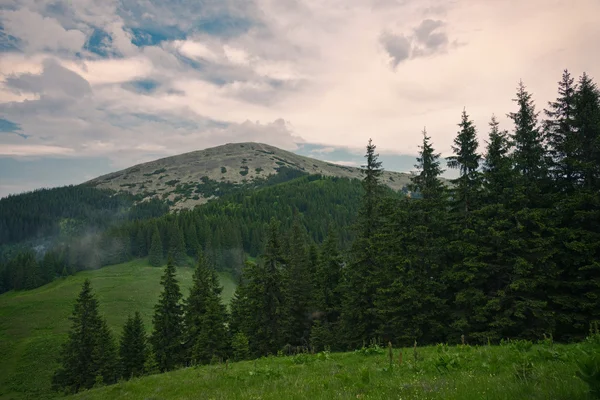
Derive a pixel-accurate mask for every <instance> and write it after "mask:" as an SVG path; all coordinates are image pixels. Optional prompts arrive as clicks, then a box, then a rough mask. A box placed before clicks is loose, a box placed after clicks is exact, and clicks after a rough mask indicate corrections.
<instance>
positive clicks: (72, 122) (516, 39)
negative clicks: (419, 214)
mask: <svg viewBox="0 0 600 400" xmlns="http://www.w3.org/2000/svg"><path fill="white" fill-rule="evenodd" d="M27 1H29V0H27ZM74 3H76V4H73V7H72V8H71V9H69V12H68V13H66V12H65V13H64V15H63V16H61V17H58V16H55V17H52V18H51V17H45V18H44V17H42V16H41V14H40V12H41V11H40V10H42V9H43V7H42V6H41V5H39V4H38V3H37V2H35V1H29V2H28V3H27V6H22V7H21V8H17V10H16V11H2V18H3V23H4V24H5V25H4V26H5V29H10V32H11V34H14V35H17V36H18V37H19V38H21V39H22V40H23V41H24V43H26V47H25V54H14V53H6V56H5V55H4V54H3V57H2V59H0V112H1V113H2V116H3V118H6V119H9V120H11V121H13V122H15V123H19V124H21V126H22V129H23V132H25V133H27V134H31V135H33V136H32V137H31V138H29V139H27V141H28V143H30V144H31V145H34V146H50V148H52V146H55V147H57V148H73V149H75V151H77V152H78V153H81V154H82V155H97V154H103V155H110V156H111V157H112V158H113V159H114V160H119V162H122V163H132V162H133V161H134V160H140V159H146V158H148V157H151V158H152V157H156V155H157V154H165V155H166V154H175V153H177V152H181V151H189V150H194V149H199V148H203V147H208V146H212V145H218V144H222V143H225V142H235V141H248V140H254V141H262V142H268V143H270V144H274V145H279V146H282V147H284V148H287V149H294V147H295V144H294V143H296V142H299V141H301V140H305V141H306V142H310V143H320V144H322V145H324V146H326V147H331V146H337V147H339V146H343V147H345V148H348V149H358V150H356V151H357V152H358V153H362V152H363V151H364V145H365V144H366V141H367V140H368V138H369V137H372V138H373V140H374V141H375V143H376V144H377V146H378V151H380V152H382V153H384V152H392V151H393V152H397V153H404V154H415V153H416V152H417V145H418V144H419V141H420V140H421V136H420V132H421V130H422V129H423V126H427V130H428V132H429V133H430V134H431V135H432V136H433V140H434V145H435V147H436V149H437V150H438V151H442V152H448V151H449V149H450V144H451V142H452V140H453V137H454V135H455V133H456V130H457V127H456V123H457V122H458V121H459V119H460V113H461V111H462V109H463V107H465V106H466V109H467V112H468V113H469V114H470V115H471V116H472V117H473V118H474V119H475V121H476V123H477V126H478V129H479V134H480V136H481V137H482V138H483V137H484V136H485V135H486V132H487V121H488V119H489V117H490V116H491V114H492V113H496V115H498V116H499V117H500V120H501V123H502V128H510V126H509V125H508V123H507V121H506V118H505V117H504V115H505V113H506V112H509V111H511V110H513V109H514V105H513V103H512V102H511V99H512V98H513V97H514V91H515V86H516V83H517V82H518V80H519V79H523V80H524V82H525V83H526V84H527V85H528V87H529V88H530V89H531V91H532V92H533V94H534V98H535V100H536V102H537V105H538V109H541V108H543V107H544V105H545V104H546V101H548V100H551V99H553V98H554V97H555V96H556V95H555V92H556V84H555V82H556V81H557V80H558V79H559V78H560V74H561V71H562V69H563V68H570V69H572V72H573V73H574V74H575V75H578V74H580V73H581V72H582V71H584V70H586V71H587V72H588V73H590V74H591V75H592V76H593V77H595V78H597V79H600V53H598V52H595V51H591V49H594V48H596V47H597V43H596V38H597V37H599V36H600V27H599V26H598V24H597V23H596V22H597V21H596V20H595V15H598V14H599V13H600V5H599V3H598V2H597V1H595V0H580V1H578V2H567V1H558V0H557V1H552V2H550V3H548V2H544V1H542V0H532V1H529V2H518V1H516V0H510V1H507V2H499V1H496V2H476V1H474V0H457V1H454V2H451V3H445V2H441V1H425V2H412V1H409V2H403V1H393V0H372V1H359V0H346V1H341V0H340V1H333V2H321V1H316V0H285V1H284V0H282V1H273V0H259V1H258V2H257V3H256V5H255V6H251V5H246V3H239V7H238V8H235V7H233V8H232V7H231V4H232V2H231V1H228V2H223V3H221V2H219V3H218V4H216V3H215V5H214V7H215V10H216V11H215V10H212V9H211V10H209V11H210V12H215V13H217V14H218V13H222V12H224V10H226V11H227V12H230V13H232V15H234V16H235V17H239V18H241V17H244V16H248V17H249V18H250V19H253V18H254V19H256V18H258V19H260V24H257V25H256V26H253V27H251V28H250V29H249V30H248V31H247V32H246V33H243V34H240V35H221V36H219V35H214V34H212V35H209V34H206V33H202V32H198V31H197V30H195V31H193V32H192V31H191V30H190V31H188V32H189V35H188V36H187V38H186V39H183V40H179V39H178V40H172V41H165V42H163V43H161V44H159V45H155V46H147V47H145V48H137V47H135V46H134V45H133V44H131V40H132V37H131V34H130V33H128V32H127V30H128V27H129V28H130V27H132V26H136V27H138V26H142V25H143V24H144V23H148V24H149V23H154V24H162V26H171V25H176V26H177V27H179V28H180V29H186V28H189V29H191V27H194V26H195V25H194V21H195V20H197V19H198V18H201V17H205V16H206V15H205V14H204V13H208V12H209V11H207V10H201V11H200V10H199V9H200V8H201V7H200V5H198V4H192V5H190V6H189V8H187V9H186V5H185V2H181V3H178V4H177V5H176V6H174V7H172V9H169V8H168V7H166V6H164V7H163V6H161V5H160V4H159V3H157V2H142V3H135V4H134V3H133V2H132V3H129V2H127V4H128V5H129V6H131V7H130V8H131V10H130V11H127V10H122V9H120V8H119V7H118V6H117V3H116V2H114V1H111V2H109V3H108V4H107V5H106V7H103V3H102V2H100V1H95V0H82V1H80V2H79V1H78V2H74ZM203 4H204V3H203ZM236 4H237V3H236ZM248 4H250V3H248ZM134 6H135V7H137V9H136V8H135V7H134ZM35 7H38V8H35ZM228 7H229V8H228ZM209 8H210V7H209ZM134 9H136V10H137V12H139V15H140V17H134V16H133V13H134V11H133V10H134ZM30 10H31V11H30ZM193 11H198V15H196V16H195V17H194V16H192V15H188V14H193ZM142 14H143V15H145V16H143V15H142ZM200 14H202V15H200ZM7 16H8V17H7ZM194 18H195V19H194ZM5 21H9V25H10V26H9V25H6V22H5ZM19 21H24V22H28V23H29V22H30V21H33V22H35V23H36V24H38V25H40V26H41V27H44V28H46V27H48V29H50V31H49V32H53V36H52V37H46V36H50V35H49V34H44V35H42V34H41V33H40V31H39V30H37V29H32V30H31V32H29V31H27V32H26V31H25V29H24V28H23V27H21V26H18V22H19ZM132 21H133V22H132ZM11 24H12V25H11ZM127 24H130V25H127ZM170 24H171V25H170ZM92 26H96V27H99V28H100V29H102V30H104V31H106V32H107V33H108V34H110V35H111V38H112V42H111V43H112V44H111V46H113V47H114V49H115V51H117V52H118V53H119V54H121V55H122V57H119V58H117V57H115V58H110V59H100V58H99V57H98V56H94V57H92V56H91V55H90V54H88V53H85V52H83V54H84V56H83V59H75V57H73V56H72V55H68V54H67V55H65V54H64V52H67V53H69V52H71V53H72V52H74V51H77V49H79V50H80V49H81V47H82V46H83V43H84V41H85V39H86V38H85V35H89V34H91V31H92ZM7 27H8V28H7ZM553 27H560V29H554V28H553ZM194 29H196V28H194ZM83 32H85V35H84V33H83ZM382 32H383V33H382ZM54 33H55V34H54ZM81 35H84V37H83V39H82V37H81ZM403 38H404V39H406V41H408V42H410V43H409V44H410V45H411V47H407V46H405V45H406V43H404V42H403ZM82 40H83V41H82ZM457 43H460V46H457V45H456V44H457ZM450 50H451V51H450ZM415 52H416V53H415ZM49 53H50V54H49ZM69 54H70V53H69ZM415 54H417V55H419V56H427V57H418V58H415ZM182 56H183V58H188V59H191V60H194V61H195V62H196V63H197V64H198V65H200V67H198V68H196V69H195V68H194V67H193V66H192V65H189V63H187V61H189V60H185V59H182ZM429 56H431V57H429ZM46 58H52V59H55V60H58V62H59V64H60V65H61V66H62V67H65V68H67V69H68V70H70V71H72V72H73V73H76V74H77V75H78V76H79V77H80V78H81V79H83V80H85V81H87V83H88V84H89V87H90V91H89V93H87V94H85V96H83V97H81V98H75V97H73V96H71V95H69V94H68V93H66V94H65V93H62V94H58V93H57V90H56V89H57V87H56V85H55V86H53V85H52V82H49V81H44V80H42V79H41V78H40V79H38V80H35V79H37V78H34V77H33V76H38V75H40V76H41V75H42V74H43V71H45V70H44V59H46ZM565 60H567V61H568V65H563V64H564V63H565V62H566V61H565ZM390 62H392V64H393V65H396V68H395V69H392V68H390ZM63 72H64V71H63ZM27 74H29V75H27ZM67 75H68V74H67ZM9 78H10V79H9ZM71 78H73V82H74V81H75V80H77V79H76V78H75V77H73V76H71ZM71 78H68V79H71ZM11 79H13V80H12V81H11ZM14 79H21V81H19V82H21V83H20V84H17V86H18V87H20V88H21V89H19V90H21V92H20V93H16V92H15V90H16V89H15V86H14V82H15V81H14ZM32 79H33V81H32ZM139 79H152V80H153V81H155V82H157V84H158V85H157V88H156V90H155V91H153V92H152V93H151V94H147V93H145V94H141V93H135V92H134V91H132V90H127V89H126V88H124V87H123V86H124V84H125V83H127V82H129V81H132V80H139ZM10 82H12V83H13V86H12V87H9V84H10ZM25 82H27V83H28V84H29V85H31V84H32V82H33V83H35V84H36V85H37V86H35V87H36V88H38V89H36V90H38V92H35V93H25V92H24V89H23V87H24V86H23V85H25ZM40 82H42V83H40ZM69 82H71V81H69ZM40 85H41V86H40ZM61 85H66V84H61ZM29 87H31V86H29ZM284 120H285V121H286V122H283V121H284ZM214 121H217V122H218V123H219V124H215V123H214ZM250 121H260V122H259V123H256V122H250ZM287 121H289V122H287ZM292 127H293V128H292ZM41 137H44V139H41ZM300 138H301V139H300ZM2 140H7V139H5V138H3V137H2V138H0V148H4V147H5V144H4V143H3V142H2ZM322 153H324V154H326V153H325V152H324V151H323V152H322ZM18 154H19V153H18V152H15V153H14V155H18ZM61 154H62V155H68V152H67V153H61ZM124 155H128V156H127V157H125V156H124ZM129 155H131V156H129ZM338 163H339V162H338Z"/></svg>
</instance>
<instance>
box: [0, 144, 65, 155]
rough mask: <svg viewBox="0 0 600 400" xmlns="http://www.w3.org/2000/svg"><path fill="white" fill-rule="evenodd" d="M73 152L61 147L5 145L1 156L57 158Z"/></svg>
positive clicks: (0, 150) (1, 149)
mask: <svg viewBox="0 0 600 400" xmlns="http://www.w3.org/2000/svg"><path fill="white" fill-rule="evenodd" d="M72 152H73V149H70V148H68V147H59V146H44V145H3V146H2V147H0V155H1V156H21V157H27V156H36V157H39V156H56V155H65V154H70V153H72Z"/></svg>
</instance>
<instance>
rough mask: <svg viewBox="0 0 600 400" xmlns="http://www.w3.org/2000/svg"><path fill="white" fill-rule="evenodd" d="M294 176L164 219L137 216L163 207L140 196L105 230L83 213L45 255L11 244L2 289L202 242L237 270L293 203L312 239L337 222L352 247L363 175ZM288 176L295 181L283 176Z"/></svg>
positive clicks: (186, 249)
mask: <svg viewBox="0 0 600 400" xmlns="http://www.w3.org/2000/svg"><path fill="white" fill-rule="evenodd" d="M294 176H298V174H296V173H294V171H290V172H285V171H283V172H282V173H281V175H276V176H274V177H273V178H271V181H272V182H271V184H270V185H269V186H266V187H264V188H262V189H256V188H246V189H239V190H235V191H233V192H231V193H230V194H229V195H225V196H223V197H222V198H220V199H216V200H214V201H213V202H210V203H208V204H206V205H204V206H202V207H199V208H197V209H195V210H181V211H179V212H177V213H170V214H166V215H164V216H162V217H159V218H145V219H144V218H137V216H138V215H139V213H140V212H142V211H143V210H145V209H150V210H158V211H160V212H164V211H165V210H166V209H165V205H164V204H163V203H159V202H158V201H154V202H149V203H148V202H143V203H140V205H139V206H134V207H133V208H131V209H130V211H129V212H127V213H125V216H126V217H125V218H122V219H121V220H120V222H119V223H115V219H112V220H110V221H112V222H111V224H110V225H109V226H107V220H105V221H101V222H102V223H103V224H104V226H105V227H106V229H103V230H101V229H97V230H93V229H92V227H93V225H90V226H88V225H85V224H83V219H82V221H81V222H80V225H79V226H80V227H82V228H86V229H85V230H80V231H76V233H79V234H71V235H69V236H67V237H66V238H63V239H64V240H60V241H58V242H56V243H55V244H54V245H52V246H48V248H47V249H45V250H46V251H45V253H44V255H43V257H40V256H38V255H37V254H36V252H35V251H33V250H31V249H27V248H26V249H25V250H21V249H19V248H18V250H19V251H16V250H13V254H11V256H10V257H7V258H8V260H7V261H5V262H4V264H0V292H2V291H6V290H10V289H32V288H35V287H38V286H40V285H42V284H44V283H47V282H50V281H51V280H52V279H54V278H56V277H60V276H66V275H71V274H73V273H75V272H77V271H82V270H86V269H94V268H98V267H101V266H103V265H111V264H117V263H120V262H124V261H127V260H130V259H131V258H135V257H146V256H149V257H150V262H151V264H152V265H156V266H158V265H162V263H163V262H164V261H166V259H167V257H168V256H171V257H173V259H174V261H175V264H176V265H184V264H186V262H187V257H188V256H189V257H195V256H196V255H197V253H198V250H199V249H202V250H203V251H204V252H205V253H206V256H207V258H208V259H209V262H210V263H211V265H214V266H215V267H216V268H217V269H218V270H220V271H230V272H232V273H233V274H234V275H235V276H238V275H239V273H240V271H241V268H242V266H243V263H244V259H245V257H246V256H247V255H249V256H251V257H255V256H257V255H258V254H259V252H260V250H261V249H262V241H263V239H264V237H265V232H266V229H267V224H268V222H269V220H270V219H271V218H272V217H275V218H277V219H278V220H281V221H282V222H283V224H284V226H290V224H291V220H292V216H293V214H294V212H295V211H294V210H296V211H297V212H299V213H300V215H301V218H302V223H303V225H304V226H305V229H307V230H308V231H309V232H310V234H311V238H312V240H313V241H314V242H315V243H320V242H321V241H322V240H323V238H324V237H325V233H326V231H327V229H328V226H329V225H331V224H333V226H336V227H337V228H336V229H340V230H341V231H342V232H343V233H342V235H340V244H341V245H342V246H343V247H347V246H348V244H349V242H350V240H351V239H352V235H353V233H352V231H351V230H350V229H349V228H350V226H351V224H352V223H353V221H354V220H355V215H356V213H357V210H358V207H359V205H360V198H361V195H362V190H363V189H362V187H361V185H360V182H359V181H358V180H349V179H344V178H335V177H329V178H326V177H322V176H318V175H306V174H300V177H299V178H295V179H293V177H294ZM278 177H279V178H278ZM278 179H281V180H282V181H279V180H278ZM288 179H292V180H289V181H287V182H286V180H288ZM89 190H91V191H95V190H97V189H89ZM386 190H388V191H390V193H393V192H392V191H391V190H390V189H387V188H386ZM9 199H10V198H9ZM150 206H156V207H155V208H150ZM93 210H94V212H98V209H93ZM34 215H35V214H34ZM50 215H51V214H50ZM134 217H136V218H134ZM56 221H58V219H56ZM100 226H102V225H100Z"/></svg>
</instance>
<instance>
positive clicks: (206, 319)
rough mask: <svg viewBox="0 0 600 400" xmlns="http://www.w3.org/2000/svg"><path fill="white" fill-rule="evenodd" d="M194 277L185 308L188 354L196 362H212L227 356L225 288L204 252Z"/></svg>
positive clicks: (199, 257) (200, 256)
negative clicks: (220, 283)
mask: <svg viewBox="0 0 600 400" xmlns="http://www.w3.org/2000/svg"><path fill="white" fill-rule="evenodd" d="M193 279H194V284H193V286H192V288H191V290H190V295H189V296H188V298H187V299H186V302H185V307H184V310H185V317H184V324H185V348H186V353H187V355H186V356H187V358H188V359H189V361H190V362H191V363H192V364H208V363H209V362H211V360H212V359H213V358H217V359H222V358H224V357H225V356H226V355H227V350H228V347H229V342H228V333H227V330H226V326H225V322H226V309H225V306H224V305H223V304H222V303H221V297H220V295H221V291H222V288H221V287H220V286H219V285H218V279H217V275H216V272H215V270H214V269H213V268H210V267H209V266H208V265H207V264H206V260H205V259H204V256H203V255H202V254H201V253H200V254H199V255H198V264H197V266H196V270H195V271H194V277H193Z"/></svg>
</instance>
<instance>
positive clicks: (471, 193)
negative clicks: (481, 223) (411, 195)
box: [448, 111, 481, 215]
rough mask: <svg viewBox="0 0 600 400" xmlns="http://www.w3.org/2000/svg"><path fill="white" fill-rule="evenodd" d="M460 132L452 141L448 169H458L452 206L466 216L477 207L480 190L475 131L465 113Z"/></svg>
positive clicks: (478, 157) (479, 156)
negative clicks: (458, 173) (451, 153)
mask: <svg viewBox="0 0 600 400" xmlns="http://www.w3.org/2000/svg"><path fill="white" fill-rule="evenodd" d="M458 126H459V127H460V131H459V132H458V134H457V136H456V138H455V139H454V145H453V146H452V150H453V151H454V155H453V156H451V157H448V167H450V168H453V169H458V170H459V171H460V176H459V177H458V178H457V179H454V180H453V181H452V183H453V184H454V185H455V187H454V189H453V191H452V197H453V203H454V204H453V206H454V209H456V210H458V211H459V212H460V213H461V214H463V215H464V214H468V213H469V212H470V211H471V210H473V209H475V208H476V207H477V206H478V204H477V203H478V201H479V198H478V197H479V196H478V192H479V189H480V173H479V171H478V169H479V162H480V160H481V155H479V153H477V147H478V146H479V144H478V143H477V131H476V129H475V125H474V124H473V121H471V120H470V119H469V116H468V115H467V112H466V111H463V113H462V120H461V122H460V124H458Z"/></svg>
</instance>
